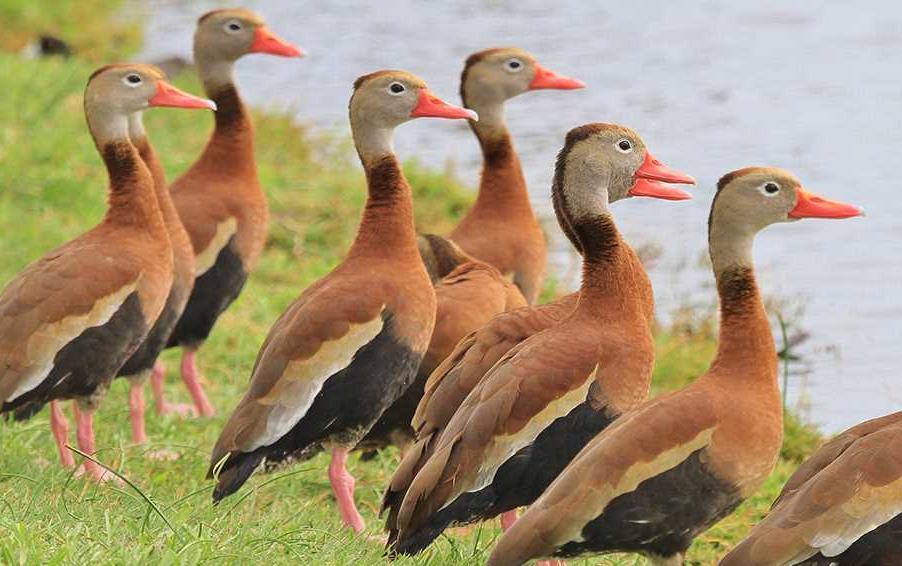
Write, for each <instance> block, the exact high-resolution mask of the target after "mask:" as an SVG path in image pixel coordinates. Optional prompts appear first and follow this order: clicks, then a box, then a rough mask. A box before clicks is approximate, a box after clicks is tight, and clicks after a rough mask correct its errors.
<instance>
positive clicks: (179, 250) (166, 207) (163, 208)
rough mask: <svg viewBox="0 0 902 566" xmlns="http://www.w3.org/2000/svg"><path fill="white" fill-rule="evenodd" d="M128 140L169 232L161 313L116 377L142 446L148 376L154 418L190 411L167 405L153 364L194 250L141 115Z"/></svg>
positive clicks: (188, 280)
mask: <svg viewBox="0 0 902 566" xmlns="http://www.w3.org/2000/svg"><path fill="white" fill-rule="evenodd" d="M129 138H130V139H131V142H132V145H134V146H135V147H136V148H137V150H138V154H139V155H140V156H141V159H142V160H143V161H144V164H145V165H146V166H147V168H148V169H149V170H150V174H151V177H153V181H154V188H155V189H156V197H157V203H158V204H159V207H160V212H161V213H162V216H163V223H164V224H166V230H167V231H168V232H169V242H170V244H171V246H172V260H173V261H172V288H171V290H170V291H169V297H167V299H166V303H165V305H164V306H163V310H162V312H161V313H160V316H159V317H158V318H157V320H156V323H154V325H153V328H151V329H150V332H149V333H148V334H147V338H145V340H144V343H143V344H141V346H140V347H139V348H138V350H137V351H136V352H135V353H134V354H132V357H131V358H129V359H128V361H126V362H125V365H123V366H122V368H120V369H119V371H118V373H117V374H116V375H117V376H124V377H127V378H128V379H129V381H130V382H131V384H130V387H131V390H130V392H129V409H130V412H131V421H132V441H134V442H135V443H143V442H146V441H147V435H146V433H145V429H144V383H145V382H146V381H147V378H148V376H150V377H151V387H152V391H153V395H154V400H155V405H156V411H157V413H158V414H167V413H170V412H177V413H179V414H182V415H185V414H188V413H191V412H193V411H194V406H193V405H181V404H171V403H168V402H167V401H166V399H165V397H164V395H163V387H162V379H163V368H162V364H161V363H160V362H159V361H158V360H157V358H158V357H159V356H160V353H161V352H162V351H163V348H164V346H165V345H166V341H167V340H168V339H169V335H170V334H171V333H172V330H173V329H174V328H175V324H176V322H178V319H179V317H180V316H181V314H182V311H184V309H185V305H186V304H187V303H188V296H189V295H190V294H191V288H192V287H193V286H194V250H193V249H192V247H191V240H190V239H189V238H188V232H186V231H185V227H184V226H182V221H181V220H180V219H179V215H178V211H177V210H176V209H175V206H174V205H173V204H172V198H171V197H170V195H169V186H168V185H167V184H166V174H165V172H164V171H163V165H162V164H161V163H160V160H159V159H158V158H157V155H156V152H155V151H154V150H153V146H151V144H150V141H149V140H148V139H147V134H146V132H145V130H144V122H143V118H142V113H141V112H135V113H134V114H132V115H131V116H129Z"/></svg>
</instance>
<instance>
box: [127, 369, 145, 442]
mask: <svg viewBox="0 0 902 566" xmlns="http://www.w3.org/2000/svg"><path fill="white" fill-rule="evenodd" d="M128 411H129V414H130V415H131V418H132V442H134V443H135V444H144V443H145V442H147V432H146V431H145V429H144V380H143V379H140V380H139V379H134V380H132V383H131V388H130V389H129V391H128Z"/></svg>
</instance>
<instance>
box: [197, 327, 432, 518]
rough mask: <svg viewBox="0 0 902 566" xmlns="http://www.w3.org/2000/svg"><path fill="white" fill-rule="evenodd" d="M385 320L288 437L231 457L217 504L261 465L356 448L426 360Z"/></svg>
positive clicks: (215, 493) (215, 496)
mask: <svg viewBox="0 0 902 566" xmlns="http://www.w3.org/2000/svg"><path fill="white" fill-rule="evenodd" d="M384 318H385V322H384V325H383V328H382V331H381V332H379V334H378V335H376V337H375V338H374V339H373V340H372V341H371V342H369V343H368V344H367V345H365V346H364V347H362V348H361V349H360V350H358V351H357V353H356V354H355V355H354V358H353V359H352V360H351V363H350V364H349V365H348V367H346V368H345V369H343V370H341V371H339V372H337V373H335V374H333V375H332V376H330V377H329V378H328V379H326V382H325V383H324V384H323V388H322V389H321V390H320V392H319V393H318V394H317V395H316V397H315V398H314V400H313V403H312V404H311V406H310V408H309V409H308V410H307V413H306V414H305V415H304V416H303V417H302V418H301V420H300V421H298V423H297V424H296V425H294V427H293V428H292V429H291V430H290V431H288V433H286V434H285V435H284V436H282V437H281V438H279V439H278V440H276V441H275V442H274V443H272V444H270V445H267V446H261V447H260V448H257V449H256V450H254V451H252V452H243V453H234V452H233V453H232V454H231V455H230V457H229V459H228V460H226V462H225V464H224V466H223V468H222V470H221V471H220V479H219V485H218V486H217V487H216V489H215V490H214V491H213V500H214V501H219V500H220V499H222V498H223V497H226V496H228V495H230V494H232V493H234V492H235V491H237V490H238V489H239V488H240V487H241V486H242V485H243V484H244V482H245V481H247V479H248V478H249V477H250V476H251V474H253V473H254V471H255V470H256V469H257V467H258V466H259V465H260V463H261V462H264V461H265V469H267V470H271V469H273V468H279V467H281V466H284V465H287V464H289V463H291V462H294V461H296V460H302V459H305V458H308V457H311V456H313V455H314V454H316V453H317V452H318V451H320V450H321V449H322V447H323V445H324V444H326V443H334V444H339V445H344V446H354V445H356V444H357V442H359V441H360V439H361V438H362V437H363V436H364V435H365V434H366V433H367V431H369V429H370V427H372V426H373V424H374V423H375V422H376V420H377V419H378V418H379V417H380V416H381V415H382V412H383V411H385V409H386V408H387V407H388V406H389V405H391V404H392V402H394V400H395V399H397V398H398V397H400V396H401V395H402V394H403V393H404V391H405V390H406V389H407V387H409V386H410V384H411V382H412V381H413V379H414V377H415V376H416V373H417V370H418V369H419V367H420V362H422V360H423V352H416V351H414V350H412V349H411V348H410V347H409V346H407V345H406V344H405V343H404V342H402V341H401V340H399V339H398V338H396V334H395V333H394V332H393V331H392V329H393V325H392V319H391V316H386V317H384ZM213 465H215V463H214V464H213ZM213 465H211V468H210V471H209V472H208V474H212V472H213Z"/></svg>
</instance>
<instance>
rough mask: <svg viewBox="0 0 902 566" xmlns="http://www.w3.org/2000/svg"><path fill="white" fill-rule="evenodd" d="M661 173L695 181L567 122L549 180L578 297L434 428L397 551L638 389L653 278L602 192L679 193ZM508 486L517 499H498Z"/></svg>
mask: <svg viewBox="0 0 902 566" xmlns="http://www.w3.org/2000/svg"><path fill="white" fill-rule="evenodd" d="M659 181H668V182H677V183H692V182H694V181H693V180H692V178H691V177H688V176H686V175H684V174H682V173H678V172H676V171H672V170H670V169H668V168H666V167H665V166H664V165H662V164H661V163H660V162H658V161H657V160H655V159H654V158H653V157H652V156H651V154H650V153H649V152H648V151H647V150H646V147H645V144H644V143H643V141H642V140H641V138H640V137H639V135H638V134H637V133H636V132H634V131H633V130H630V129H629V128H625V127H623V126H617V125H613V124H588V125H585V126H581V127H579V128H575V129H573V130H571V131H570V132H569V133H568V135H567V138H566V142H565V145H564V148H563V149H562V150H561V152H560V154H559V156H558V161H557V166H556V169H555V176H554V185H553V189H552V191H553V194H554V198H555V200H556V202H557V203H558V205H557V206H556V207H555V208H556V211H557V212H558V214H559V221H560V224H561V226H562V228H563V229H564V232H565V233H566V234H567V235H568V236H569V237H571V238H573V239H574V240H575V245H576V247H577V249H579V250H581V251H582V253H583V258H584V266H583V281H582V286H581V288H580V296H579V299H578V301H577V304H576V306H575V308H574V310H573V311H572V313H571V314H570V315H569V316H567V318H565V319H564V320H563V321H562V322H561V323H560V324H558V325H556V326H554V327H552V328H549V329H547V330H544V331H542V332H540V333H538V334H535V335H533V336H531V337H530V338H528V339H527V340H525V341H523V342H521V343H520V344H518V345H517V346H515V347H514V348H512V349H511V350H510V351H509V352H508V353H507V354H505V356H504V357H503V358H502V359H501V360H500V361H499V362H498V363H497V364H495V366H494V367H493V368H492V369H491V370H490V371H489V372H488V373H487V374H486V375H485V377H484V378H483V379H482V380H481V381H480V382H479V383H478V384H477V385H476V387H474V388H473V390H472V391H471V392H470V393H469V394H468V395H467V397H466V399H465V400H464V402H463V404H462V405H461V406H460V408H459V409H458V410H457V411H456V413H455V414H454V415H453V416H452V417H451V419H450V421H449V422H448V424H447V425H446V426H445V427H444V428H443V429H442V430H441V431H436V432H435V433H434V434H435V435H436V436H437V440H436V441H435V447H434V449H433V450H432V452H431V454H430V455H429V457H428V459H427V460H426V461H425V462H424V463H422V464H421V465H419V466H417V467H419V471H418V472H417V473H416V476H415V478H414V479H413V481H412V482H410V486H409V488H408V489H407V492H406V494H405V495H404V499H403V502H402V503H401V505H400V509H399V510H398V513H397V528H398V537H397V545H396V549H397V551H398V552H401V553H404V554H410V553H415V552H419V551H420V550H422V549H424V548H425V547H426V546H427V545H428V544H429V543H430V542H432V540H434V539H435V537H437V536H438V535H439V534H440V533H441V532H442V530H444V528H445V527H447V526H448V525H449V524H452V523H458V522H462V523H465V522H469V521H471V520H474V519H477V518H484V517H490V516H493V515H495V514H498V513H500V512H502V511H506V510H510V509H513V508H515V507H517V506H519V505H524V504H527V503H529V502H530V501H531V499H534V498H535V497H538V496H539V494H541V492H542V490H544V487H545V486H547V485H548V484H549V483H551V481H552V480H553V479H554V477H555V476H556V475H557V473H558V472H559V471H560V470H561V469H563V466H564V465H565V464H566V462H568V461H569V460H570V459H571V458H572V457H573V456H574V455H575V454H576V453H577V451H578V450H579V449H580V448H581V447H582V446H583V445H584V444H585V442H586V441H588V439H589V438H591V435H593V434H594V433H597V432H598V431H599V430H601V429H602V428H603V427H604V426H606V425H607V424H608V423H609V422H610V421H612V420H613V419H614V418H615V417H616V416H617V415H619V414H621V413H623V412H625V411H627V410H629V409H631V408H633V407H635V406H637V405H638V404H639V403H641V402H642V401H643V400H644V399H645V397H646V396H647V394H648V388H649V382H650V380H651V371H652V365H653V362H654V343H653V340H652V336H651V328H650V322H651V320H650V319H651V314H652V311H653V300H654V299H653V296H652V290H651V283H650V282H649V280H648V275H647V274H646V273H645V270H644V269H643V268H642V265H641V264H640V262H639V259H638V257H637V256H636V254H635V252H633V250H632V249H631V248H630V246H629V245H628V244H627V243H626V242H625V241H624V240H623V238H622V237H621V236H620V234H619V232H618V231H617V228H616V226H615V225H614V220H613V218H612V216H611V213H610V209H609V207H608V202H609V201H616V200H619V199H621V198H625V197H627V196H649V197H658V198H665V199H675V200H680V199H685V198H689V195H688V194H687V193H685V192H683V191H681V190H679V189H676V188H672V187H670V186H667V185H664V184H662V183H661V182H659ZM508 496H512V497H510V498H511V499H517V500H518V501H517V503H516V504H515V505H513V506H512V507H509V508H507V509H504V508H501V509H498V510H496V507H497V506H499V505H504V504H506V503H507V502H508Z"/></svg>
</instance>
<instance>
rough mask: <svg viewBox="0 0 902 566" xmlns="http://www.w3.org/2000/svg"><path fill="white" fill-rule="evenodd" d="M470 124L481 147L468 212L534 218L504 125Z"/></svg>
mask: <svg viewBox="0 0 902 566" xmlns="http://www.w3.org/2000/svg"><path fill="white" fill-rule="evenodd" d="M471 127H472V128H473V132H474V133H475V134H476V138H477V139H478V140H479V145H480V147H481V148H482V173H481V176H480V179H479V193H478V194H477V196H476V202H475V203H474V204H473V207H472V209H471V212H470V213H471V214H479V213H487V214H493V215H494V214H504V215H505V216H509V215H511V214H519V215H524V216H528V217H529V218H530V219H533V218H534V213H533V210H532V205H531V204H530V202H529V193H528V191H527V188H526V180H525V178H524V177H523V168H522V167H521V165H520V158H519V157H518V156H517V152H516V150H515V149H514V144H513V141H512V139H511V135H510V133H509V132H508V131H507V128H506V127H504V126H503V125H502V126H501V129H500V130H498V129H492V130H482V129H480V127H479V126H474V125H473V124H472V123H471Z"/></svg>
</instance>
